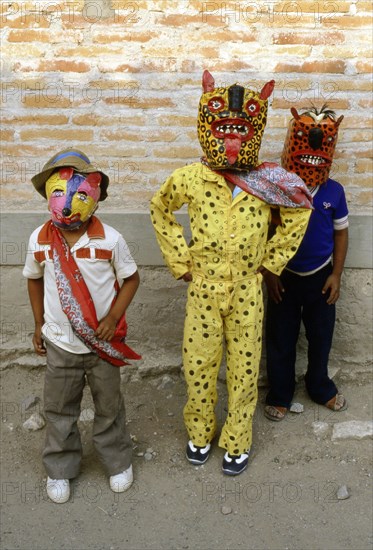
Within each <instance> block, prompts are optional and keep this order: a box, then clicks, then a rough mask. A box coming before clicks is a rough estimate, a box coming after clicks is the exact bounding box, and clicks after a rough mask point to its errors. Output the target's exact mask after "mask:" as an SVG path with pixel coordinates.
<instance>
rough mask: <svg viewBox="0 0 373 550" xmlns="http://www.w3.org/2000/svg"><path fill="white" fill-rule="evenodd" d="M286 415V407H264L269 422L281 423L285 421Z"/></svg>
mask: <svg viewBox="0 0 373 550" xmlns="http://www.w3.org/2000/svg"><path fill="white" fill-rule="evenodd" d="M286 413H287V408H286V407H277V406H276V407H275V406H274V405H266V406H265V407H264V416H265V417H266V418H268V420H273V421H274V422H280V421H281V420H283V419H284V418H285V416H286Z"/></svg>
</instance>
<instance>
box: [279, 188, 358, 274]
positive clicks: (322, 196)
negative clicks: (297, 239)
mask: <svg viewBox="0 0 373 550" xmlns="http://www.w3.org/2000/svg"><path fill="white" fill-rule="evenodd" d="M309 189H310V191H311V193H312V195H313V206H314V210H313V212H312V214H311V217H310V221H309V224H308V227H307V231H306V233H305V235H304V238H303V240H302V242H301V244H300V246H299V248H298V251H297V253H296V254H295V256H294V257H293V258H292V259H291V260H290V262H289V263H288V265H287V266H286V269H289V271H294V272H295V273H299V274H302V275H305V274H310V273H313V272H315V271H318V270H319V269H321V268H322V267H324V266H325V265H326V264H328V263H329V261H330V260H331V258H332V255H333V249H334V231H338V230H341V229H345V228H346V227H348V209H347V203H346V197H345V193H344V189H343V187H342V185H341V184H340V183H338V182H337V181H334V180H332V179H328V180H327V181H326V183H323V184H322V185H318V186H317V187H315V188H309Z"/></svg>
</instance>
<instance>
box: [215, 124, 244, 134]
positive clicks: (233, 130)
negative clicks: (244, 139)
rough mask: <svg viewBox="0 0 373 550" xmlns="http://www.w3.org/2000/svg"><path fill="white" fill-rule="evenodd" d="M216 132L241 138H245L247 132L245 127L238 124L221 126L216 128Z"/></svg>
mask: <svg viewBox="0 0 373 550" xmlns="http://www.w3.org/2000/svg"><path fill="white" fill-rule="evenodd" d="M217 130H218V131H219V132H221V133H222V134H237V135H241V136H246V135H247V132H248V130H247V128H246V126H243V125H239V124H222V125H221V126H218V127H217Z"/></svg>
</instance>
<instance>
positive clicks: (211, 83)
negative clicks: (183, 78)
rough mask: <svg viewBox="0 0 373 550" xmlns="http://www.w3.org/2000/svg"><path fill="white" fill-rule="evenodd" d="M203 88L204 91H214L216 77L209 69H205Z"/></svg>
mask: <svg viewBox="0 0 373 550" xmlns="http://www.w3.org/2000/svg"><path fill="white" fill-rule="evenodd" d="M202 88H203V92H204V93H206V92H212V91H213V90H214V89H215V79H214V77H213V76H212V74H211V73H209V72H208V71H207V70H206V71H203V76H202Z"/></svg>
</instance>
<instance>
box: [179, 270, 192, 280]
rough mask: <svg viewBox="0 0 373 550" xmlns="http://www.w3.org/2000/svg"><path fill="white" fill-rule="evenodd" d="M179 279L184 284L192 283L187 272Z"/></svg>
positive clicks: (190, 276)
mask: <svg viewBox="0 0 373 550" xmlns="http://www.w3.org/2000/svg"><path fill="white" fill-rule="evenodd" d="M181 278H182V279H183V281H185V282H186V283H190V281H193V275H192V274H191V273H190V272H189V271H188V272H187V273H184V275H183V276H182V277H181Z"/></svg>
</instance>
